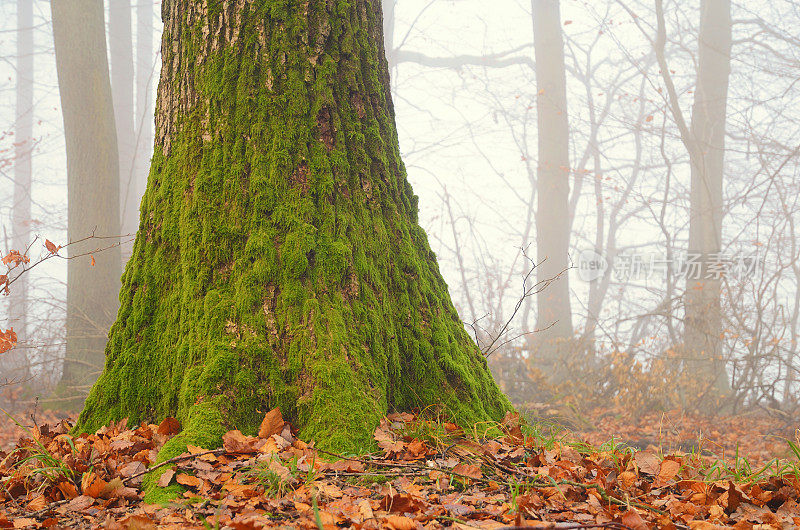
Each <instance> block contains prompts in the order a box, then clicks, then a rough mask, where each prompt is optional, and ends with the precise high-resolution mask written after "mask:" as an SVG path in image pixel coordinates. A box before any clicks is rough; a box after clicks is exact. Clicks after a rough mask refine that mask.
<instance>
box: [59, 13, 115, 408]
mask: <svg viewBox="0 0 800 530" xmlns="http://www.w3.org/2000/svg"><path fill="white" fill-rule="evenodd" d="M50 5H51V9H52V17H53V37H54V42H55V51H56V69H57V72H58V87H59V93H60V95H61V109H62V114H63V118H64V134H65V137H66V145H67V187H68V201H69V205H68V212H67V214H68V217H69V220H68V226H67V235H68V237H69V240H70V241H76V240H79V239H83V238H86V237H88V236H91V235H92V234H95V235H97V236H103V237H106V236H108V237H113V236H118V235H119V163H118V159H117V139H116V138H117V136H116V129H115V125H114V111H113V104H112V100H111V84H110V82H109V75H108V60H107V58H106V36H105V25H104V22H103V16H104V13H103V2H102V0H53V1H52V2H51V3H50ZM96 243H97V242H96V241H95V242H92V246H75V247H70V249H69V253H70V257H75V256H77V255H79V254H81V253H85V252H87V251H90V250H92V249H93V248H95V247H96V246H97V245H96ZM112 243H113V239H106V240H104V241H103V243H102V245H103V246H106V245H109V244H112ZM94 258H95V265H94V266H92V265H91V260H90V257H89V256H82V257H79V258H76V259H71V260H70V261H69V265H68V266H67V352H66V359H65V361H64V370H63V374H62V377H61V383H60V385H59V390H58V394H59V395H60V397H61V398H63V399H67V398H71V397H74V396H76V395H80V394H83V395H85V393H86V392H87V391H88V389H89V387H90V385H91V384H92V383H93V382H94V381H95V379H96V378H97V376H98V374H99V373H100V371H101V369H102V367H103V361H104V354H103V351H104V348H105V344H106V337H107V333H108V329H109V327H110V325H111V323H112V322H113V319H114V315H115V314H116V310H117V307H118V303H117V292H118V290H119V273H120V253H119V247H114V248H112V249H109V250H106V251H103V252H100V253H97V254H95V255H94ZM63 399H62V400H61V401H58V402H56V404H62V405H63V404H65V403H66V402H65V401H64V400H63Z"/></svg>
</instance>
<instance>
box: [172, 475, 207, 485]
mask: <svg viewBox="0 0 800 530" xmlns="http://www.w3.org/2000/svg"><path fill="white" fill-rule="evenodd" d="M175 480H176V481H177V482H178V484H183V485H184V486H189V487H191V488H199V487H200V485H201V484H202V483H203V481H202V480H201V479H199V478H197V477H195V476H194V475H188V474H186V473H181V474H180V475H178V478H176V479H175Z"/></svg>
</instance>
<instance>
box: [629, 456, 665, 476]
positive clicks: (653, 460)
mask: <svg viewBox="0 0 800 530" xmlns="http://www.w3.org/2000/svg"><path fill="white" fill-rule="evenodd" d="M633 460H634V461H635V462H636V467H638V468H639V471H640V472H642V473H644V474H646V475H657V474H658V472H659V470H660V469H661V459H660V458H659V457H658V455H655V454H653V453H650V452H648V451H638V452H637V453H636V454H634V455H633Z"/></svg>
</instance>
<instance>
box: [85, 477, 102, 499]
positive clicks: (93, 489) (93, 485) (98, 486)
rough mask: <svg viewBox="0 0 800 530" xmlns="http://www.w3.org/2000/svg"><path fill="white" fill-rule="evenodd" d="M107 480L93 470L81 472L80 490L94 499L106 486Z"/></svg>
mask: <svg viewBox="0 0 800 530" xmlns="http://www.w3.org/2000/svg"><path fill="white" fill-rule="evenodd" d="M106 484H107V482H106V481H105V480H103V479H101V478H100V477H98V476H97V474H95V473H94V472H93V471H89V472H87V473H84V474H83V477H81V491H83V494H84V495H85V496H87V497H91V498H93V499H96V498H98V497H99V496H100V494H101V493H102V492H103V490H104V489H105V487H106Z"/></svg>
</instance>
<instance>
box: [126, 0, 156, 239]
mask: <svg viewBox="0 0 800 530" xmlns="http://www.w3.org/2000/svg"><path fill="white" fill-rule="evenodd" d="M154 62H155V54H154V53H153V1H152V0H147V1H140V2H137V5H136V114H135V118H136V121H135V130H136V133H135V143H136V145H135V160H134V169H133V184H132V185H131V190H130V191H129V192H127V193H129V194H130V195H131V200H132V201H134V202H133V204H131V212H132V216H133V223H132V224H131V226H130V227H127V226H123V233H124V234H129V233H136V230H137V229H138V228H139V205H140V203H141V199H142V195H143V194H144V190H145V187H146V186H147V174H148V173H149V171H150V156H151V155H152V154H153V77H154V75H155V74H156V68H155V65H154ZM129 202H131V201H129Z"/></svg>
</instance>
